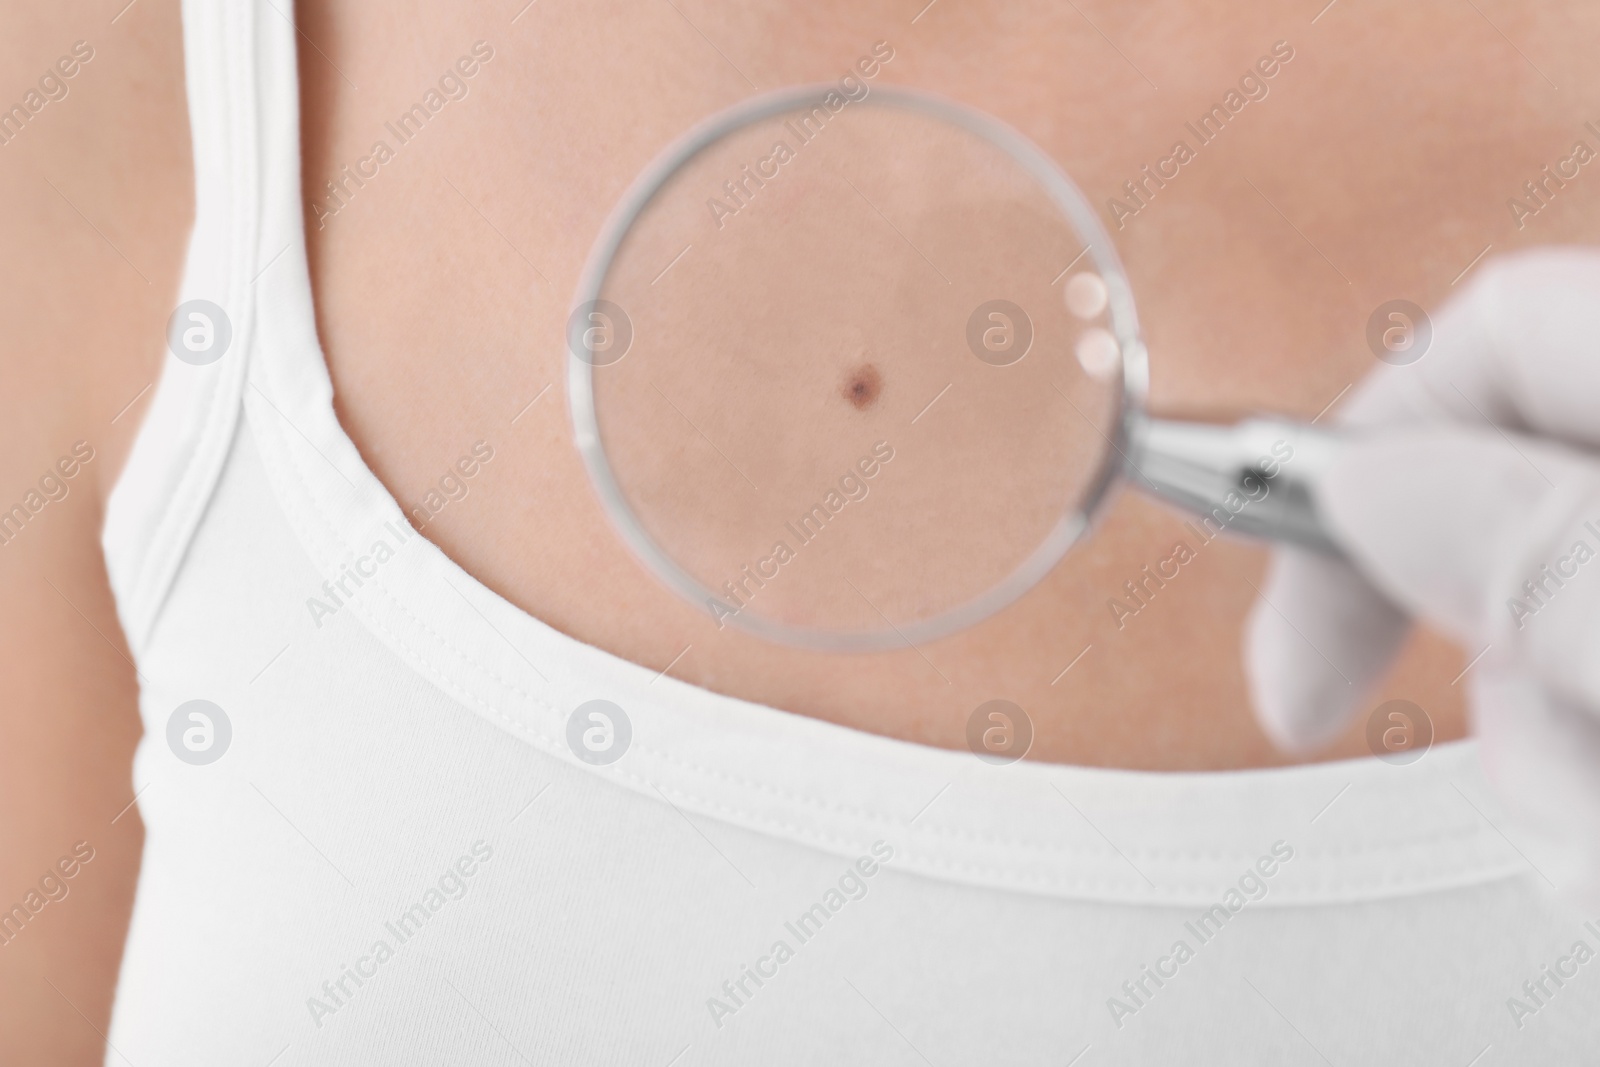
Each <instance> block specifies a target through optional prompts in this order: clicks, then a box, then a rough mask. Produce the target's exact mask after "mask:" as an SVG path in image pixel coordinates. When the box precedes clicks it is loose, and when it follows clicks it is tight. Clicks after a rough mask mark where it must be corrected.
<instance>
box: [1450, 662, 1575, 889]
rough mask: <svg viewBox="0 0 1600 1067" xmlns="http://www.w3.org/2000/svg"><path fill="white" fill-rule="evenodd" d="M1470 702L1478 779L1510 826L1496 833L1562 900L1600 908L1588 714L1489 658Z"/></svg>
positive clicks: (1477, 673)
mask: <svg viewBox="0 0 1600 1067" xmlns="http://www.w3.org/2000/svg"><path fill="white" fill-rule="evenodd" d="M1471 696H1472V716H1473V726H1474V732H1475V733H1476V734H1477V736H1478V750H1479V758H1480V760H1481V762H1482V764H1483V769H1484V775H1485V777H1486V778H1487V779H1488V781H1489V785H1490V787H1491V788H1492V789H1493V790H1494V792H1495V795H1496V798H1497V799H1498V800H1499V802H1500V806H1501V807H1502V808H1503V809H1504V810H1505V812H1506V813H1507V814H1508V815H1510V816H1511V817H1512V819H1513V820H1515V822H1514V825H1512V826H1509V827H1504V828H1502V827H1498V826H1497V827H1496V828H1497V829H1501V831H1502V832H1507V831H1510V833H1511V836H1512V837H1513V839H1514V840H1515V841H1516V843H1517V845H1518V847H1519V849H1520V850H1521V851H1522V852H1523V853H1524V856H1525V857H1526V858H1527V859H1528V861H1529V862H1530V864H1532V866H1533V868H1534V870H1535V871H1537V872H1538V873H1539V874H1540V875H1541V876H1543V877H1544V878H1545V879H1546V880H1548V881H1549V882H1550V883H1551V884H1553V885H1554V886H1555V887H1556V888H1557V889H1558V890H1559V891H1560V892H1561V893H1562V895H1564V896H1566V897H1567V898H1568V899H1570V900H1572V901H1573V902H1574V903H1576V904H1579V905H1580V906H1582V907H1585V908H1587V909H1590V910H1594V909H1596V908H1600V773H1597V768H1600V718H1597V717H1596V715H1595V711H1596V709H1595V707H1594V706H1592V705H1588V706H1585V705H1580V704H1578V703H1576V702H1574V701H1571V700H1568V699H1566V698H1563V697H1561V696H1558V695H1556V694H1553V693H1551V692H1550V691H1549V690H1548V689H1546V688H1545V687H1544V686H1543V685H1542V684H1541V682H1540V680H1539V679H1538V678H1537V677H1536V676H1535V675H1534V674H1533V673H1531V672H1530V671H1528V670H1527V669H1526V668H1525V667H1523V666H1521V665H1516V664H1514V663H1507V662H1503V661H1502V660H1501V659H1500V658H1497V657H1495V656H1494V655H1493V654H1491V655H1490V656H1486V657H1485V658H1484V660H1483V662H1481V663H1480V664H1479V665H1478V666H1477V667H1476V668H1475V669H1474V671H1473V674H1472V682H1471ZM1458 788H1459V787H1458ZM1464 795H1467V794H1464ZM1479 814H1480V815H1483V816H1484V817H1485V818H1489V817H1490V816H1489V814H1488V813H1486V812H1482V811H1480V812H1479Z"/></svg>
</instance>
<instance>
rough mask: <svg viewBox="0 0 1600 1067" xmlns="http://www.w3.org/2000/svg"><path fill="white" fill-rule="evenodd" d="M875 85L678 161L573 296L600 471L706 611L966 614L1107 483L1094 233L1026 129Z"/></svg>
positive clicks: (810, 104) (1110, 403) (1106, 318)
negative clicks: (866, 92) (1025, 141)
mask: <svg viewBox="0 0 1600 1067" xmlns="http://www.w3.org/2000/svg"><path fill="white" fill-rule="evenodd" d="M884 95H886V94H883V93H874V94H873V96H871V97H868V98H867V99H865V100H861V101H854V102H852V101H847V100H844V98H842V97H840V96H839V95H838V94H836V93H835V94H833V95H832V96H831V97H829V96H823V95H822V94H818V95H817V96H816V97H815V98H808V99H806V100H804V101H803V102H800V103H795V104H793V105H792V106H790V107H787V108H782V109H775V110H773V111H772V113H770V114H767V115H765V116H764V117H759V118H752V119H750V120H749V121H745V122H743V123H742V124H740V125H738V126H737V127H735V128H732V129H731V130H729V131H728V132H726V133H725V134H722V135H720V136H716V137H713V138H711V139H710V140H709V143H706V144H704V145H702V146H700V147H699V148H698V149H697V150H695V151H693V152H692V153H690V154H688V155H686V157H685V158H683V159H680V160H678V161H676V165H675V166H673V167H671V168H670V173H668V174H667V176H666V177H665V178H664V180H661V181H659V183H658V184H657V185H656V186H655V188H654V189H653V191H650V192H649V194H648V196H647V197H646V198H645V199H644V200H643V202H642V205H640V206H639V209H638V211H637V213H636V214H634V215H633V217H632V219H631V222H630V223H628V224H627V225H626V228H625V229H619V231H618V233H617V234H616V235H615V236H614V251H613V253H612V255H611V256H610V259H609V262H608V263H604V265H603V269H602V270H601V273H600V274H599V276H598V278H597V281H596V284H595V285H594V287H593V288H592V289H590V290H589V293H590V294H591V295H593V296H594V297H595V299H592V300H588V301H585V302H584V303H583V304H581V305H580V306H579V307H578V308H577V310H576V311H575V312H574V314H573V320H572V323H571V324H570V329H569V339H568V340H569V346H570V347H571V349H572V351H573V353H574V355H575V357H576V358H577V359H579V360H581V361H582V362H583V364H584V365H585V367H584V368H583V369H584V371H585V373H586V374H587V376H588V379H589V382H590V385H589V386H588V388H589V389H591V390H592V411H593V423H594V425H593V433H594V436H595V441H594V442H593V446H594V447H593V448H592V449H591V450H590V451H591V454H590V455H589V457H588V458H589V459H590V462H591V469H592V470H593V469H594V468H595V466H596V464H598V465H599V466H600V467H601V468H602V472H601V473H602V474H603V477H601V478H600V481H601V483H602V496H603V497H605V498H606V502H607V504H608V507H609V508H610V509H611V511H612V513H613V518H615V519H616V520H617V521H618V523H619V524H620V525H621V526H622V527H623V531H624V533H625V534H626V535H627V536H628V539H629V540H630V542H631V543H632V544H633V545H634V547H635V548H636V549H638V550H640V552H641V554H642V555H643V556H644V557H645V559H646V562H647V563H648V564H650V566H652V568H653V569H655V570H656V571H657V572H658V573H660V574H661V575H662V577H663V578H664V579H666V580H667V581H669V583H670V584H672V585H673V586H674V587H675V588H677V589H678V590H679V591H680V592H683V593H684V595H686V596H689V597H691V598H692V599H693V600H694V601H695V603H696V604H697V606H699V607H700V608H701V609H702V610H704V611H706V612H707V613H708V615H710V616H711V617H712V618H714V619H716V620H717V622H718V623H719V624H720V625H724V626H740V627H744V628H746V629H751V630H755V631H757V632H760V633H763V634H766V635H768V636H777V637H779V638H787V639H793V640H799V641H801V642H802V643H811V644H821V645H829V646H832V647H871V646H873V645H882V644H895V643H903V641H904V640H907V639H917V638H927V637H930V636H935V635H937V634H938V633H940V632H945V631H948V630H953V629H955V628H957V627H958V626H960V625H964V624H966V623H967V622H970V621H973V617H974V616H975V615H981V614H985V613H987V612H989V611H992V610H993V609H994V608H995V607H997V606H999V604H1001V603H1003V602H1004V601H1007V600H1009V599H1012V598H1014V597H1015V596H1016V595H1018V594H1020V592H1021V591H1022V590H1024V589H1026V588H1027V586H1028V585H1030V584H1032V582H1033V581H1034V580H1036V579H1037V578H1038V577H1039V576H1041V575H1042V573H1043V571H1044V570H1048V568H1049V566H1051V565H1053V564H1054V563H1055V561H1056V560H1057V559H1058V558H1059V557H1060V555H1061V553H1062V552H1064V551H1065V549H1066V547H1067V546H1068V545H1069V544H1070V543H1071V542H1072V540H1073V539H1075V538H1076V537H1077V536H1078V535H1079V534H1080V533H1081V532H1082V528H1083V525H1084V521H1085V518H1086V516H1085V510H1086V508H1087V506H1088V505H1089V504H1091V503H1092V502H1093V498H1094V497H1095V496H1096V495H1097V494H1098V493H1099V492H1100V491H1101V490H1102V489H1103V487H1104V485H1105V483H1106V481H1107V480H1108V475H1107V470H1108V465H1109V456H1110V453H1111V448H1112V445H1111V442H1112V441H1113V439H1115V438H1116V436H1117V425H1118V419H1119V414H1120V409H1121V403H1122V396H1123V375H1124V367H1123V357H1124V350H1125V348H1126V347H1127V346H1128V344H1129V342H1130V339H1136V337H1137V334H1136V328H1135V327H1134V326H1133V324H1132V322H1131V318H1132V313H1131V304H1125V306H1126V307H1127V308H1128V310H1127V312H1126V314H1125V315H1124V316H1123V321H1114V320H1116V318H1117V315H1118V301H1119V299H1120V294H1122V293H1125V292H1126V286H1125V283H1123V282H1122V279H1121V277H1120V274H1118V273H1115V271H1114V264H1115V260H1114V258H1112V259H1108V258H1107V257H1108V256H1109V255H1110V252H1109V245H1108V244H1107V243H1106V242H1105V240H1104V238H1103V236H1100V237H1098V245H1099V247H1097V248H1096V249H1092V250H1091V249H1090V245H1091V244H1096V243H1097V235H1096V234H1093V233H1090V234H1085V233H1083V232H1080V228H1079V227H1078V226H1075V225H1074V223H1073V221H1072V220H1071V219H1069V217H1068V213H1067V212H1066V211H1064V209H1063V202H1062V193H1061V191H1060V190H1059V189H1056V188H1052V187H1051V186H1050V185H1049V184H1048V183H1047V182H1045V181H1043V180H1041V177H1040V176H1039V173H1038V172H1037V169H1036V168H1034V167H1032V166H1030V165H1029V161H1028V160H1027V159H1025V158H1019V156H1018V155H1017V154H1015V151H1014V146H1011V145H1003V144H1001V143H997V142H996V140H995V139H994V138H993V137H992V136H990V135H987V134H985V133H984V132H983V131H982V130H975V129H973V128H970V127H968V126H964V125H962V124H960V123H958V122H955V121H951V120H950V118H949V116H948V115H941V114H938V113H934V112H929V111H926V110H922V109H919V108H917V107H911V106H905V105H904V103H903V102H900V103H896V102H894V101H885V100H883V99H882V98H883V96H884ZM1063 181H1064V179H1063ZM1067 188H1068V192H1069V194H1070V196H1072V197H1076V195H1077V194H1076V193H1075V191H1071V190H1070V186H1068V187H1067ZM1090 218H1092V216H1090ZM1080 221H1081V217H1080ZM1091 251H1092V252H1094V253H1097V254H1090V252H1091ZM591 266H593V264H591ZM1108 267H1110V268H1111V269H1110V270H1108V269H1107V268H1108ZM574 395H575V397H576V395H577V394H576V393H575V394H574ZM575 404H576V401H575ZM576 410H577V408H576V406H575V412H576ZM581 433H582V430H581V427H580V436H581Z"/></svg>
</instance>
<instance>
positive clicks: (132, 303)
mask: <svg viewBox="0 0 1600 1067" xmlns="http://www.w3.org/2000/svg"><path fill="white" fill-rule="evenodd" d="M122 7H123V3H122V2H115V3H105V4H100V3H96V4H92V5H88V6H85V5H70V6H69V7H61V8H57V7H56V6H48V7H40V8H30V9H22V8H18V9H16V10H14V11H11V12H9V13H8V15H7V17H6V32H5V33H4V34H0V69H3V70H4V71H5V78H4V80H3V81H0V93H3V94H4V97H3V98H4V99H5V101H6V105H7V106H9V105H10V104H11V103H12V102H14V101H17V100H20V99H22V96H23V94H24V93H25V92H26V91H27V90H28V89H29V88H32V87H34V86H35V85H36V84H37V82H38V79H39V78H40V76H41V75H42V74H43V73H44V72H45V71H46V70H48V69H50V68H52V66H53V65H54V64H55V63H56V62H57V60H58V59H60V57H62V56H64V55H69V54H70V53H71V50H72V46H73V43H74V42H76V41H84V42H86V43H87V44H88V45H89V46H90V47H92V48H93V50H94V57H93V59H91V60H90V61H89V62H87V63H86V64H83V65H82V66H81V68H80V69H78V70H77V72H76V73H75V75H74V76H73V77H72V78H70V79H68V80H66V83H65V84H66V85H67V88H68V92H67V95H66V97H65V98H64V99H59V100H53V101H52V102H50V103H49V104H48V105H46V106H45V107H44V108H43V109H42V110H41V111H40V112H39V113H38V114H37V115H35V116H34V117H33V118H32V120H31V121H30V122H29V123H28V125H27V127H26V128H25V129H24V130H23V132H22V133H20V134H19V135H17V136H16V137H15V138H14V139H13V140H10V141H9V142H8V143H6V144H4V145H3V146H0V201H3V202H4V203H5V205H6V207H5V219H6V222H5V248H6V253H5V255H4V256H0V276H3V280H0V321H4V322H5V324H6V328H5V330H4V334H3V338H0V382H3V383H4V386H3V387H0V499H3V500H4V501H5V505H4V507H5V508H7V509H9V508H10V507H11V506H12V505H13V504H16V503H18V502H20V501H22V500H23V499H24V495H25V494H26V493H27V492H28V491H29V490H37V489H38V488H39V481H40V478H41V477H42V476H44V475H46V474H47V473H51V472H54V471H56V470H58V468H57V467H56V464H57V463H58V461H60V460H61V459H62V458H63V457H64V456H68V455H70V454H71V452H72V448H73V445H74V443H75V442H78V441H83V442H85V443H86V445H87V446H88V447H89V448H91V449H92V450H93V457H94V458H93V459H91V460H90V461H89V462H88V463H86V464H82V465H80V466H79V467H78V468H77V471H76V474H75V475H74V476H73V477H71V478H70V479H64V480H63V484H64V485H65V486H66V487H67V494H66V496H65V497H62V498H61V499H58V500H53V501H51V502H50V503H48V504H47V505H46V506H45V507H44V509H43V510H42V511H40V512H39V513H38V514H36V515H34V516H33V518H32V519H31V520H30V521H29V522H28V524H27V525H26V527H24V528H23V529H22V531H21V533H20V534H17V535H16V536H15V537H14V538H13V539H11V540H10V541H8V543H6V544H5V545H3V546H0V603H4V604H5V605H6V608H7V610H6V611H4V612H0V677H3V678H4V679H5V694H6V696H5V699H4V701H3V702H0V730H3V733H0V737H3V739H4V740H3V742H0V811H3V812H5V815H4V816H3V817H0V901H3V902H4V903H3V904H0V907H3V908H4V909H6V910H9V909H10V908H11V907H12V905H14V904H16V903H18V902H19V901H22V900H23V899H24V896H25V894H26V893H28V892H29V891H30V890H35V891H37V890H38V888H39V885H40V881H41V878H42V877H43V876H44V875H45V874H46V873H48V872H55V871H57V870H58V867H57V864H58V862H59V861H60V860H61V859H62V858H63V857H65V856H70V855H71V854H72V851H73V846H74V844H76V843H77V842H80V841H81V842H87V843H88V845H89V847H90V848H92V849H93V855H94V858H93V859H92V860H91V861H89V862H88V863H86V864H82V865H81V866H80V867H79V868H78V870H77V873H76V874H75V875H74V876H73V877H72V878H71V879H69V880H67V881H66V882H65V884H66V885H67V886H68V888H69V892H68V894H67V895H66V896H65V897H64V898H62V899H60V900H53V901H51V902H50V903H49V904H48V905H47V906H46V907H45V908H44V909H43V910H42V911H40V912H39V913H38V914H37V915H36V916H35V917H34V918H33V919H32V920H31V921H30V922H29V923H28V924H27V926H26V927H25V928H24V929H23V930H22V931H21V932H20V934H18V935H17V936H15V937H14V938H13V939H11V940H10V941H9V943H6V944H4V945H3V946H0V1005H3V1007H0V1049H4V1050H5V1051H4V1053H3V1054H0V1058H4V1059H5V1060H6V1062H8V1063H53V1064H90V1063H100V1062H102V1061H103V1059H104V1057H105V1055H106V1053H105V1043H104V1040H103V1038H102V1034H103V1032H104V1031H105V1030H106V1027H107V1025H108V1023H109V1020H110V1014H111V1001H112V994H113V990H114V986H115V981H116V973H117V967H118V965H119V963H120V961H121V958H122V943H123V940H124V938H125V937H126V935H127V928H128V915H129V911H130V909H131V907H132V904H133V885H134V880H135V878H136V877H137V874H138V869H139V854H140V850H141V849H142V847H143V843H144V832H143V828H142V826H141V824H140V822H139V814H138V811H137V810H136V809H131V808H129V803H130V802H131V801H132V799H133V786H132V774H131V768H130V763H131V760H132V758H133V748H134V745H135V743H136V742H137V741H138V738H139V718H138V708H137V699H138V687H137V685H138V683H137V679H136V676H135V674H134V669H133V665H132V664H131V662H130V661H129V659H128V651H127V647H126V645H125V644H124V642H123V638H122V632H121V630H120V628H119V627H118V624H117V617H116V612H115V607H114V605H113V602H112V598H111V590H110V587H109V585H108V584H107V579H106V573H105V564H104V562H103V560H102V558H101V552H100V537H99V530H100V522H101V517H102V515H103V512H104V504H105V499H106V495H107V494H108V493H109V492H110V490H111V487H112V485H113V484H115V480H116V476H117V472H118V471H119V470H120V469H121V466H122V462H123V459H124V457H125V456H126V454H127V451H128V448H129V445H130V444H131V443H132V439H133V435H134V433H135V432H136V431H137V430H138V424H139V417H140V415H141V413H142V412H143V410H144V407H145V405H146V404H147V403H148V400H149V397H150V393H149V392H145V393H143V396H140V393H141V391H142V390H144V389H145V387H146V386H147V385H149V384H151V383H152V382H154V381H155V378H156V375H157V374H158V373H159V372H160V366H161V364H160V361H161V356H162V337H163V335H164V331H165V324H166V319H167V315H168V314H169V313H170V312H171V310H172V305H173V303H174V295H175V293H176V291H177V281H178V272H179V269H180V267H181V263H182V257H183V249H184V242H185V238H186V235H187V232H188V228H189V223H190V221H191V219H192V217H193V193H192V189H193V179H192V177H191V175H192V164H191V162H190V159H189V124H188V119H187V116H186V114H185V111H184V101H183V75H182V69H183V68H182V62H183V61H182V43H181V33H180V28H179V22H178V7H177V4H175V3H165V2H162V0H154V2H151V0H146V2H144V3H141V4H139V5H138V6H137V7H135V8H133V9H132V10H130V11H128V12H127V13H126V14H125V15H123V16H122V17H121V18H120V19H118V20H117V22H116V23H115V24H113V23H112V22H111V19H112V18H113V16H115V15H117V13H118V11H119V10H120V9H121V8H122ZM97 230H98V232H97ZM136 396H138V397H140V398H139V399H138V400H137V401H136V402H134V403H133V404H132V406H131V407H129V406H128V405H129V402H130V401H134V398H135V397H136ZM124 409H126V410H124ZM69 466H70V465H69Z"/></svg>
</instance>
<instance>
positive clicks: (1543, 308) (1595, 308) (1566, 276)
mask: <svg viewBox="0 0 1600 1067" xmlns="http://www.w3.org/2000/svg"><path fill="white" fill-rule="evenodd" d="M1400 314H1401V315H1402V317H1401V318H1399V319H1396V320H1395V322H1396V325H1395V326H1394V327H1392V329H1395V330H1400V331H1402V332H1404V331H1405V330H1406V329H1410V330H1412V331H1413V333H1414V335H1413V336H1412V337H1411V341H1412V343H1414V344H1417V345H1419V346H1420V345H1422V344H1423V340H1422V332H1423V331H1424V330H1426V331H1428V332H1430V333H1431V339H1428V340H1427V341H1426V347H1425V348H1419V349H1418V350H1419V351H1421V352H1422V355H1421V356H1420V358H1416V360H1415V362H1410V363H1406V364H1404V365H1400V366H1391V365H1388V364H1379V365H1377V366H1376V367H1374V369H1373V371H1372V372H1371V373H1370V374H1369V375H1368V376H1367V377H1366V378H1365V379H1363V380H1362V382H1361V383H1360V384H1359V385H1358V386H1356V388H1355V389H1354V390H1352V391H1351V393H1350V395H1349V396H1348V397H1347V398H1346V400H1345V401H1344V403H1343V404H1342V405H1341V406H1340V408H1339V411H1338V421H1339V422H1340V423H1342V424H1345V425H1350V426H1379V425H1395V424H1403V425H1417V424H1420V423H1436V422H1456V423H1464V424H1468V425H1472V424H1477V425H1485V424H1492V425H1495V426H1499V427H1501V428H1503V429H1507V430H1520V431H1524V432H1532V433H1536V434H1541V435H1547V436H1552V437H1560V438H1564V439H1567V440H1569V441H1573V442H1580V443H1588V444H1600V419H1596V418H1595V417H1594V411H1595V404H1596V401H1597V400H1600V360H1597V359H1596V358H1595V355H1596V350H1595V343H1594V338H1595V337H1597V336H1600V252H1595V251H1592V250H1588V249H1581V248H1548V249H1533V250H1530V251H1527V252H1521V253H1518V254H1516V255H1514V256H1502V257H1499V258H1497V259H1493V260H1490V261H1488V262H1487V263H1485V265H1484V266H1483V267H1482V268H1480V269H1479V270H1478V271H1477V273H1476V274H1475V275H1474V276H1473V277H1472V279H1471V280H1470V281H1468V282H1467V283H1465V285H1464V288H1463V289H1462V291H1461V292H1460V293H1458V294H1457V295H1456V296H1455V297H1453V298H1452V299H1450V300H1449V301H1447V302H1446V303H1444V304H1443V305H1441V306H1440V307H1439V308H1438V309H1437V310H1436V311H1435V312H1434V313H1433V314H1432V315H1431V316H1427V317H1426V319H1425V320H1423V321H1418V322H1414V323H1413V322H1410V320H1409V319H1408V318H1406V317H1404V313H1400ZM1401 358H1405V357H1404V355H1402V357H1401Z"/></svg>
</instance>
